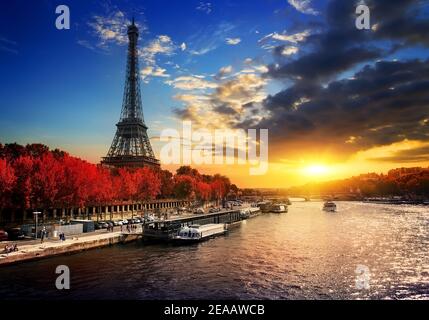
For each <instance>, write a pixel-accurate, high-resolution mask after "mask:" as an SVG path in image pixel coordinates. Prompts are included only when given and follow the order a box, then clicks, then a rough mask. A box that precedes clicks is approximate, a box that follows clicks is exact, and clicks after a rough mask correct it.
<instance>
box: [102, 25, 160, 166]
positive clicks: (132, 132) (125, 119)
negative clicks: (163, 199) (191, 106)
mask: <svg viewBox="0 0 429 320" xmlns="http://www.w3.org/2000/svg"><path fill="white" fill-rule="evenodd" d="M138 37H139V31H138V28H137V26H136V25H135V24H134V19H133V22H132V24H131V25H130V26H128V39H129V44H128V55H127V71H126V79H125V90H124V98H123V102H122V111H121V117H120V120H119V122H118V123H117V124H116V127H117V130H116V134H115V137H114V138H113V142H112V145H111V146H110V149H109V151H108V153H107V156H106V157H104V158H103V160H102V161H101V164H102V165H104V166H108V167H137V168H138V167H144V166H150V167H159V166H160V164H159V160H158V159H156V158H155V155H154V153H153V150H152V146H151V144H150V141H149V137H148V135H147V129H148V127H147V126H146V124H145V122H144V118H143V108H142V101H141V94H140V76H139V66H138V51H137V40H138Z"/></svg>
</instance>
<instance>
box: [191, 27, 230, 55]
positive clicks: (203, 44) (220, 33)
mask: <svg viewBox="0 0 429 320" xmlns="http://www.w3.org/2000/svg"><path fill="white" fill-rule="evenodd" d="M234 29H235V25H233V24H231V23H229V22H221V23H219V24H217V25H208V26H206V27H204V28H202V29H200V30H198V31H197V32H196V33H195V34H193V35H192V36H190V37H189V39H188V41H187V47H188V48H189V50H187V52H189V53H190V54H191V55H197V56H201V55H205V54H207V53H209V52H211V51H214V50H216V49H217V48H218V47H219V46H221V45H222V44H224V43H225V39H226V38H228V37H229V36H230V33H231V32H232V31H233V30H234Z"/></svg>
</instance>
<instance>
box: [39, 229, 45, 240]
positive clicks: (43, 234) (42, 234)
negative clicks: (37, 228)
mask: <svg viewBox="0 0 429 320" xmlns="http://www.w3.org/2000/svg"><path fill="white" fill-rule="evenodd" d="M43 240H45V227H43V229H42V232H41V233H40V243H43Z"/></svg>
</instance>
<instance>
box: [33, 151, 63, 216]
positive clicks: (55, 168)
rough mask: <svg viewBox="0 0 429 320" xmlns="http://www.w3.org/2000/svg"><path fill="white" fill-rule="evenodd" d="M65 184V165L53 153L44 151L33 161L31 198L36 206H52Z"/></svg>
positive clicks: (56, 201)
mask: <svg viewBox="0 0 429 320" xmlns="http://www.w3.org/2000/svg"><path fill="white" fill-rule="evenodd" d="M64 184H65V176H64V166H63V165H62V163H60V161H59V160H58V159H56V158H55V157H54V156H53V155H52V153H44V154H42V156H41V157H40V158H36V159H35V160H34V163H33V174H32V176H31V185H32V192H31V199H32V204H33V207H34V208H42V209H44V208H52V207H53V206H55V205H56V204H57V203H58V195H59V193H60V190H61V188H62V187H63V186H64Z"/></svg>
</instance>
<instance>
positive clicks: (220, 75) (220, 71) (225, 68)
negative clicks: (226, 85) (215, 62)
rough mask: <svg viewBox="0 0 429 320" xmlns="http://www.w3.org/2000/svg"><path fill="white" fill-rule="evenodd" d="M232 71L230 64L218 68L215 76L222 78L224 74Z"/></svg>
mask: <svg viewBox="0 0 429 320" xmlns="http://www.w3.org/2000/svg"><path fill="white" fill-rule="evenodd" d="M231 72H232V66H226V67H222V68H220V69H219V72H218V73H217V75H216V77H217V78H219V79H220V78H223V77H225V76H226V75H228V74H230V73H231Z"/></svg>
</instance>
